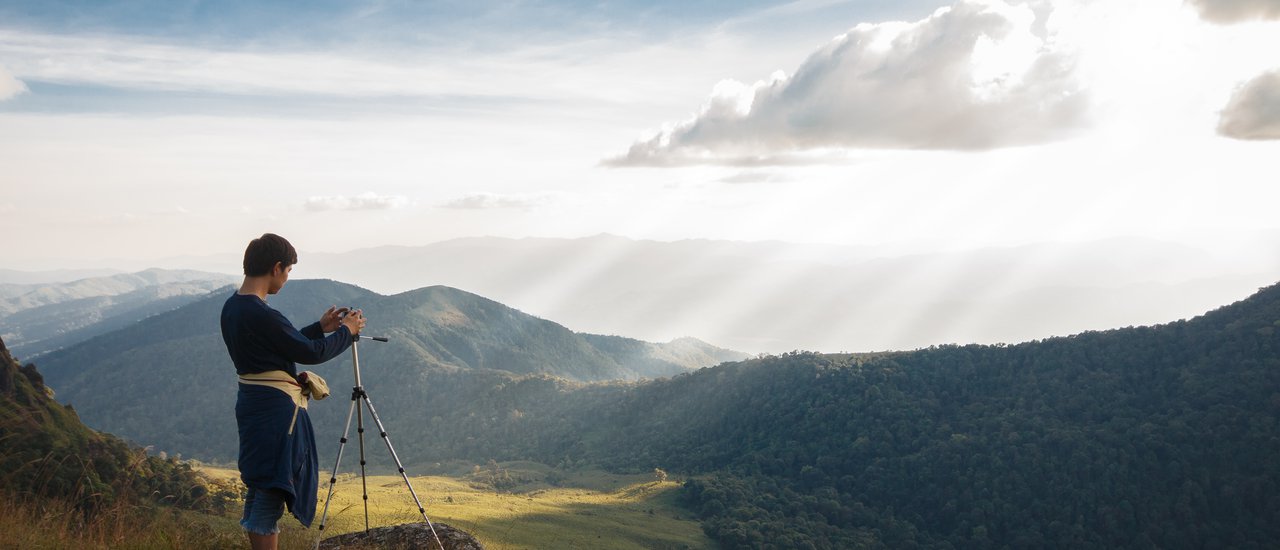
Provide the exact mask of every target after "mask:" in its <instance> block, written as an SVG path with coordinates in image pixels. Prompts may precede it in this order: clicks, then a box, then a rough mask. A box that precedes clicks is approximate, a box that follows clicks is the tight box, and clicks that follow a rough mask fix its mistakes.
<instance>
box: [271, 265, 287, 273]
mask: <svg viewBox="0 0 1280 550" xmlns="http://www.w3.org/2000/svg"><path fill="white" fill-rule="evenodd" d="M282 273H284V262H276V265H273V266H271V274H272V275H280V274H282Z"/></svg>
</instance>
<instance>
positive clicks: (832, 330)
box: [297, 235, 1280, 353]
mask: <svg viewBox="0 0 1280 550" xmlns="http://www.w3.org/2000/svg"><path fill="white" fill-rule="evenodd" d="M1271 239H1272V240H1271V241H1268V245H1265V246H1264V245H1257V246H1253V245H1251V247H1252V248H1249V251H1248V252H1237V251H1232V250H1226V249H1224V248H1222V247H1219V248H1215V249H1204V248H1197V247H1193V246H1188V245H1181V244H1174V243H1167V242H1161V241H1158V240H1152V239H1138V238H1129V239H1111V240H1106V241H1097V242H1086V243H1047V244H1038V245H1028V246H1018V247H1008V248H987V249H979V250H970V251H959V252H945V253H944V252H930V253H901V252H891V251H888V250H886V249H877V248H868V247H849V246H833V245H801V244H792V243H778V242H732V241H713V240H685V241H675V242H658V241H637V240H632V239H626V238H622V237H616V236H610V235H600V236H596V237H590V238H583V239H540V238H526V239H504V238H495V237H484V238H466V239H456V240H451V241H445V242H440V243H435V244H431V245H427V246H420V247H404V246H387V247H378V248H368V249H361V250H355V251H351V252H346V253H341V254H319V253H309V254H304V255H303V258H302V261H301V263H300V264H299V265H298V267H297V272H298V273H301V274H303V276H307V277H324V278H332V279H336V280H341V281H348V282H352V283H354V284H358V285H361V286H364V287H366V288H371V289H376V290H378V291H380V292H400V291H403V290H407V289H410V288H416V287H417V286H420V285H421V281H432V282H433V283H435V284H441V285H447V286H451V287H455V288H461V289H465V290H467V291H470V292H475V293H477V294H481V295H484V296H487V297H490V298H492V299H495V300H498V301H500V302H502V303H504V304H508V305H511V306H512V307H516V308H519V309H520V310H522V311H526V312H530V313H533V314H535V315H538V316H541V317H544V318H548V319H555V320H556V321H557V322H560V323H563V324H564V325H566V326H568V327H571V328H573V329H574V330H577V331H585V332H593V333H605V334H626V335H628V336H632V337H636V338H641V339H644V340H654V341H665V340H669V339H671V338H674V337H677V336H680V335H685V334H695V335H698V336H699V337H701V338H705V339H707V340H709V341H712V342H716V343H719V344H721V345H725V346H727V347H730V348H733V349H740V350H745V351H749V352H762V351H763V352H772V353H778V352H783V351H790V350H795V349H819V350H827V351H833V352H834V351H841V350H849V351H870V350H884V349H913V348H918V347H927V346H930V345H937V344H944V343H950V342H963V343H970V342H975V343H999V342H1006V343H1011V342H1021V341H1026V340H1031V339H1036V338H1044V337H1048V336H1054V335H1068V334H1075V333H1078V332H1081V331H1085V330H1096V329H1103V328H1118V327H1124V326H1134V325H1142V324H1152V323H1159V322H1164V321H1167V320H1170V319H1181V318H1187V317H1190V316H1193V315H1196V314H1199V313H1201V312H1203V311H1206V310H1208V309H1209V308H1212V307H1215V306H1217V305H1220V304H1223V303H1226V302H1227V301H1230V300H1233V299H1235V298H1237V297H1238V296H1240V295H1242V294H1244V293H1247V292H1249V291H1251V290H1253V289H1256V288H1258V287H1259V286H1262V285H1265V284H1269V283H1270V282H1271V281H1274V280H1275V279H1276V278H1277V277H1280V246H1275V244H1276V242H1275V241H1274V237H1272V238H1271ZM1243 248H1245V247H1242V249H1243Z"/></svg>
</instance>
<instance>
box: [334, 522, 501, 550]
mask: <svg viewBox="0 0 1280 550" xmlns="http://www.w3.org/2000/svg"><path fill="white" fill-rule="evenodd" d="M432 525H433V526H435V530H436V535H438V536H439V537H440V542H441V543H444V548H443V550H484V545H482V544H480V541H478V540H476V538H475V537H473V536H471V534H470V533H467V532H466V531H463V530H460V529H455V528H453V527H451V526H449V525H446V524H443V523H433V524H432ZM320 548H321V550H336V549H338V548H346V549H353V550H354V549H369V550H372V549H378V550H384V549H386V550H441V548H440V546H439V545H437V544H436V540H435V537H433V536H431V530H430V529H428V528H427V524H425V523H405V524H402V525H393V526H390V527H377V528H374V529H370V530H369V531H368V532H365V531H356V532H354V533H347V534H345V535H338V536H336V537H332V538H327V539H324V540H323V541H321V542H320Z"/></svg>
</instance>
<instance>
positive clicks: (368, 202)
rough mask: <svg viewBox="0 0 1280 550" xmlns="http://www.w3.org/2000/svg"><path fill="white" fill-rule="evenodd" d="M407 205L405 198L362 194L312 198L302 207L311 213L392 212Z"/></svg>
mask: <svg viewBox="0 0 1280 550" xmlns="http://www.w3.org/2000/svg"><path fill="white" fill-rule="evenodd" d="M406 204H408V200H406V199H405V198H404V197H400V196H394V195H378V194H376V193H362V194H360V195H356V196H354V197H346V196H341V195H337V196H323V197H310V198H308V199H307V202H306V203H304V204H303V205H302V206H303V208H305V209H307V210H308V211H311V212H324V211H328V210H390V209H392V208H400V207H402V206H404V205H406Z"/></svg>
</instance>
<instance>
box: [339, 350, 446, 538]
mask: <svg viewBox="0 0 1280 550" xmlns="http://www.w3.org/2000/svg"><path fill="white" fill-rule="evenodd" d="M360 340H374V341H377V342H386V341H387V338H385V337H375V336H359V335H357V336H356V337H355V340H354V341H353V342H351V366H352V368H353V369H354V370H355V384H356V385H355V387H353V388H351V408H350V409H348V410H347V426H346V427H345V428H343V429H342V439H341V440H339V443H338V458H337V459H336V460H334V462H333V474H332V475H330V476H329V495H328V496H326V497H325V499H324V513H322V514H321V515H320V529H319V531H320V534H319V536H317V537H316V545H315V548H317V549H318V548H320V537H322V536H324V522H325V519H326V518H327V517H328V516H329V503H330V502H332V501H333V486H334V485H335V484H337V482H338V465H339V464H341V463H342V450H343V449H345V448H346V446H347V434H349V433H351V414H352V413H355V416H356V435H357V439H358V440H359V442H360V488H361V491H362V492H363V496H364V531H365V532H366V533H368V532H369V486H368V482H367V480H366V476H365V456H364V414H363V412H362V409H361V408H360V407H359V405H358V404H357V403H358V402H359V401H364V404H365V406H367V407H368V408H369V416H371V417H373V422H374V423H375V424H377V425H378V434H379V435H381V436H382V440H383V441H384V442H386V444H387V450H388V451H391V458H393V459H395V461H396V468H397V469H398V470H400V477H401V478H402V479H404V484H405V485H407V486H408V487H409V494H411V495H413V502H414V503H416V504H417V505H418V513H419V514H422V521H425V522H426V523H427V528H429V529H431V536H432V537H433V538H435V540H436V545H438V546H439V547H440V550H444V544H442V543H441V542H440V536H439V535H437V534H436V528H435V526H434V525H432V524H431V520H430V519H428V518H427V511H426V509H424V508H423V507H422V501H421V500H419V499H418V493H417V491H414V490H413V484H412V483H409V476H408V475H407V474H405V473H404V464H402V463H401V462H400V456H399V455H397V454H396V449H395V447H392V446H391V438H389V437H387V429H386V428H384V427H383V426H382V419H381V418H378V411H377V410H375V409H374V408H373V401H370V400H369V394H368V393H367V392H365V391H364V386H363V385H362V384H361V383H360V350H359V344H360Z"/></svg>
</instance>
